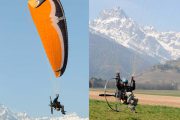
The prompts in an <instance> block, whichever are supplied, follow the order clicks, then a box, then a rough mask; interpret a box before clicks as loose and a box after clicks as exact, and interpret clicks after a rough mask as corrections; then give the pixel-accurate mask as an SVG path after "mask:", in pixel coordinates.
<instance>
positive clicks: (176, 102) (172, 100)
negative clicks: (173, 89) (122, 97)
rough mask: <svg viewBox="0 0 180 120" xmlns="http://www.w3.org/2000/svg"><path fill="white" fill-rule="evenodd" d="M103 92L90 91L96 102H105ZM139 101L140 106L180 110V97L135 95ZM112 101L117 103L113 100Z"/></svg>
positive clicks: (90, 95)
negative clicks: (156, 106) (167, 107)
mask: <svg viewBox="0 0 180 120" xmlns="http://www.w3.org/2000/svg"><path fill="white" fill-rule="evenodd" d="M103 93H104V92H103V91H90V92H89V97H90V99H96V100H105V98H104V97H101V96H99V94H103ZM135 96H136V97H137V98H138V99H139V102H138V103H139V104H146V105H161V106H170V107H179V108H180V97H174V96H158V95H145V94H135ZM111 101H115V100H114V99H113V98H112V100H111Z"/></svg>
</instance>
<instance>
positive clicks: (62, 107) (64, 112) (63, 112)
mask: <svg viewBox="0 0 180 120" xmlns="http://www.w3.org/2000/svg"><path fill="white" fill-rule="evenodd" d="M61 112H62V114H64V115H65V114H66V111H64V105H61Z"/></svg>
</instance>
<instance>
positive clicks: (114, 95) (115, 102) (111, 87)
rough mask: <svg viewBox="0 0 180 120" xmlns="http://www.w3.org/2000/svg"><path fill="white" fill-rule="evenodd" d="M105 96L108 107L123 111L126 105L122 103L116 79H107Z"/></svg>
mask: <svg viewBox="0 0 180 120" xmlns="http://www.w3.org/2000/svg"><path fill="white" fill-rule="evenodd" d="M104 97H105V100H106V103H107V105H108V107H109V108H110V109H111V110H113V111H116V112H120V111H123V110H124V108H125V106H124V105H123V104H122V103H121V93H120V91H118V89H117V87H116V80H115V79H110V80H108V81H106V84H105V87H104Z"/></svg>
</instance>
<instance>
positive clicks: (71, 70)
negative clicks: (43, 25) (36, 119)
mask: <svg viewBox="0 0 180 120" xmlns="http://www.w3.org/2000/svg"><path fill="white" fill-rule="evenodd" d="M61 2H62V4H63V6H64V10H65V14H66V17H67V24H68V33H69V61H68V65H67V69H66V71H65V73H64V75H63V76H62V77H61V78H60V79H59V80H56V79H55V78H54V77H53V76H54V74H53V73H52V71H51V68H50V65H49V63H48V60H47V58H46V55H45V52H44V49H43V46H42V44H41V41H40V38H39V35H38V33H37V31H36V28H35V26H34V24H33V21H32V19H31V16H30V13H29V10H28V8H27V0H13V1H8V0H1V1H0V15H1V17H0V104H4V105H6V106H7V107H9V108H10V109H12V110H13V111H15V112H27V113H28V114H29V115H32V116H45V115H46V116H48V115H50V109H49V107H48V104H49V96H50V95H54V94H55V93H56V92H60V100H61V101H62V103H63V104H64V105H65V109H66V111H68V113H72V112H75V113H77V114H78V115H80V116H81V117H88V113H89V112H88V105H89V103H88V96H89V94H88V90H89V89H88V80H89V79H88V77H89V75H88V74H89V69H88V68H89V66H88V65H89V61H88V60H89V54H88V53H89V51H88V50H89V49H88V43H89V42H88V9H87V8H88V1H86V0H76V1H73V0H61ZM50 79H52V80H50ZM55 87H56V88H57V89H55ZM58 114H60V113H56V115H58Z"/></svg>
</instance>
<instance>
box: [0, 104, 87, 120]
mask: <svg viewBox="0 0 180 120" xmlns="http://www.w3.org/2000/svg"><path fill="white" fill-rule="evenodd" d="M0 120H88V118H80V117H79V116H78V115H76V114H75V113H73V114H68V115H64V116H63V117H39V118H33V117H30V116H28V115H27V113H21V112H20V113H15V112H12V111H11V110H10V109H8V108H7V107H6V106H4V105H1V104H0Z"/></svg>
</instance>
